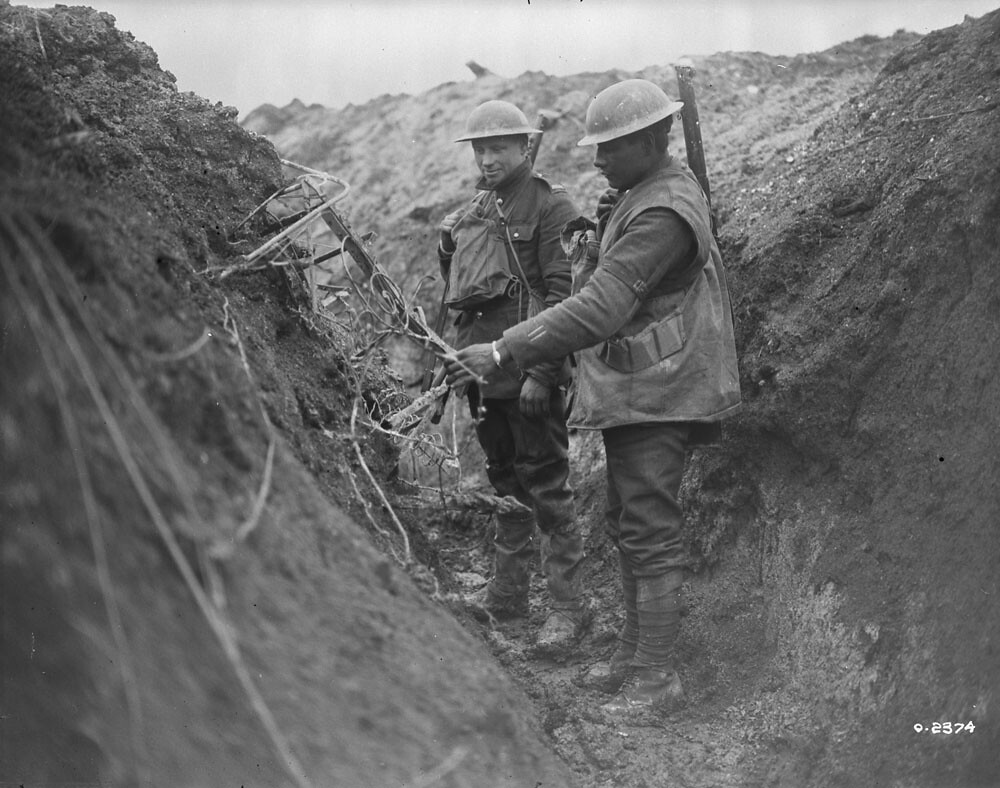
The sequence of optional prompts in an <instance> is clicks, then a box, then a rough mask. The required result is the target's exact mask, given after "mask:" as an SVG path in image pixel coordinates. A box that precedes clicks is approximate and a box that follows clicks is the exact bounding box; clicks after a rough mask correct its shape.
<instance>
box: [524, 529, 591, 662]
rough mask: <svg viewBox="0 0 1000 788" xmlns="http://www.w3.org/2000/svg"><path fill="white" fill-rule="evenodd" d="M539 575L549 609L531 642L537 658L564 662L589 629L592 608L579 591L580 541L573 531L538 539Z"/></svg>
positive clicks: (581, 555) (581, 554) (581, 548)
mask: <svg viewBox="0 0 1000 788" xmlns="http://www.w3.org/2000/svg"><path fill="white" fill-rule="evenodd" d="M541 555H542V571H543V572H544V573H545V580H546V584H547V586H548V589H549V597H550V598H551V600H552V609H551V611H550V612H549V615H548V617H547V618H546V619H545V623H544V624H543V625H542V628H541V629H540V630H539V631H538V635H537V637H536V638H535V652H536V653H537V654H538V655H539V656H546V657H551V658H563V659H564V658H566V657H568V656H569V655H570V653H571V652H572V650H573V648H574V647H575V646H576V644H577V643H578V642H579V641H580V638H582V637H583V635H584V634H585V633H586V631H587V629H589V627H590V622H591V621H593V618H594V610H593V606H592V605H591V603H590V600H589V599H587V598H586V597H585V596H584V593H583V589H582V588H581V587H580V580H579V577H578V571H579V568H580V562H581V561H582V560H583V537H582V536H581V535H580V534H579V533H578V532H576V531H575V530H573V531H570V532H569V533H565V534H543V535H542V549H541Z"/></svg>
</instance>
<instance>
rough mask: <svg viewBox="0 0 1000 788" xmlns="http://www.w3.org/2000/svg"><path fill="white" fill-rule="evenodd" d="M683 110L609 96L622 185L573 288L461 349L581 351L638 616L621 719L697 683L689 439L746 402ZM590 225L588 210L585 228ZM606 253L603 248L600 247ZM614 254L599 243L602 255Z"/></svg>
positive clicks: (666, 703)
mask: <svg viewBox="0 0 1000 788" xmlns="http://www.w3.org/2000/svg"><path fill="white" fill-rule="evenodd" d="M682 106H683V105H682V104H681V103H680V102H677V101H672V100H671V99H669V98H668V97H667V96H666V94H665V93H664V92H663V91H662V90H661V89H660V88H659V87H657V86H656V85H654V84H653V83H651V82H648V81H646V80H639V79H633V80H626V81H624V82H620V83H617V84H615V85H612V86H610V87H608V88H606V89H605V90H603V91H601V92H600V93H599V94H598V95H597V97H596V98H595V99H594V100H593V101H592V102H591V104H590V106H589V107H588V110H587V117H586V130H587V134H586V136H585V137H584V138H583V139H582V140H580V142H579V144H580V145H593V144H596V145H597V151H596V154H595V156H594V166H595V167H597V168H598V169H599V170H600V171H601V174H602V175H603V176H604V177H605V178H606V179H607V181H608V185H609V186H610V187H611V191H610V192H608V193H607V194H606V195H605V196H604V197H602V199H601V201H600V202H599V204H598V222H597V224H596V226H594V225H593V223H592V222H591V223H589V226H590V228H591V229H590V232H589V235H590V236H591V237H592V238H593V239H595V240H596V241H599V247H598V245H597V243H590V244H587V234H582V235H581V233H580V232H578V233H577V236H578V237H580V238H581V239H582V240H581V243H580V246H579V247H578V250H579V251H580V252H582V253H581V254H577V255H573V257H574V271H573V295H572V296H571V297H570V298H568V299H566V300H565V301H563V302H562V303H561V304H559V305H557V306H555V307H553V308H552V309H549V310H547V311H545V312H544V313H542V314H540V315H538V316H537V317H534V318H532V319H530V320H528V321H526V322H523V323H519V324H518V325H516V326H513V327H511V328H509V329H507V330H506V331H504V334H503V337H502V338H501V339H498V340H496V341H493V342H488V341H484V342H481V343H479V344H475V345H471V346H467V347H465V348H464V349H462V350H460V351H459V352H458V353H457V354H456V357H455V358H453V359H451V360H449V361H448V362H447V370H448V381H449V383H451V384H453V385H461V384H463V383H465V382H467V381H469V380H473V379H475V378H477V377H481V378H485V379H487V380H495V379H497V378H499V377H501V376H504V375H508V374H511V373H512V372H515V373H516V370H518V369H524V368H532V367H533V366H534V365H537V364H540V363H544V362H545V361H547V360H551V359H557V358H562V357H564V356H566V355H567V354H569V353H576V358H577V368H576V380H575V386H574V390H573V391H574V393H573V406H572V417H571V418H570V426H572V427H581V428H589V429H599V430H601V432H602V437H603V440H604V448H605V455H606V458H607V479H608V487H607V490H608V508H607V516H606V528H607V531H608V534H609V537H610V538H611V540H612V541H613V543H614V544H615V545H616V546H617V548H618V554H619V565H620V571H621V582H622V592H623V597H624V603H625V623H624V625H623V627H622V629H621V632H620V634H619V642H618V648H617V650H616V651H615V653H614V655H613V656H612V659H611V663H610V665H609V666H608V669H607V670H608V676H607V678H608V684H609V686H610V688H611V691H615V690H620V691H619V692H618V694H617V696H616V697H615V698H614V699H613V700H611V701H610V702H609V703H607V704H605V705H604V707H603V708H604V709H605V710H606V711H608V712H610V713H614V714H621V713H625V712H628V711H629V710H632V709H637V708H649V707H657V708H669V707H671V706H673V705H676V704H678V703H680V702H681V701H682V699H683V690H682V687H681V683H680V679H679V678H678V676H677V673H676V670H675V665H674V661H673V645H674V641H675V639H676V637H677V632H678V629H679V626H680V608H681V584H682V580H683V574H682V572H683V566H684V564H685V559H684V549H683V542H682V538H681V526H682V515H681V509H680V506H679V504H678V493H679V491H680V484H681V477H682V475H683V471H684V461H685V455H686V450H687V448H688V447H689V446H691V445H695V444H697V443H699V442H701V441H702V440H703V439H704V438H705V437H706V436H710V435H712V434H713V433H717V431H718V428H719V425H718V422H719V420H720V419H722V418H723V417H725V416H728V415H730V414H731V413H732V412H733V411H735V410H736V408H737V407H738V406H739V403H740V390H739V376H738V370H737V362H736V347H735V341H734V334H733V323H732V314H731V308H730V302H729V292H728V289H727V287H726V279H725V272H724V270H723V267H722V259H721V257H720V255H719V250H718V247H717V245H716V242H715V238H714V237H713V235H712V226H711V216H710V211H709V207H708V202H707V199H706V197H705V195H704V192H703V191H702V190H701V187H700V186H699V185H698V182H697V180H695V178H694V176H693V175H692V174H691V172H690V171H689V170H688V169H687V168H686V167H684V166H683V165H681V164H680V162H678V161H677V160H676V159H674V158H673V157H672V156H671V155H670V154H669V153H668V151H667V141H668V133H669V131H670V128H671V124H672V121H673V115H674V113H675V112H677V111H678V110H679V109H680V108H681V107H682ZM574 226H575V227H577V228H579V229H580V230H585V229H586V227H585V226H583V225H582V224H581V223H580V222H579V221H578V222H576V223H574V224H571V225H570V226H569V227H568V229H569V230H572V229H573V227H574ZM588 249H591V250H593V252H592V253H587V250H588ZM598 249H599V251H597V250H598Z"/></svg>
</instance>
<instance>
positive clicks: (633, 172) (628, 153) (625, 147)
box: [594, 135, 647, 190]
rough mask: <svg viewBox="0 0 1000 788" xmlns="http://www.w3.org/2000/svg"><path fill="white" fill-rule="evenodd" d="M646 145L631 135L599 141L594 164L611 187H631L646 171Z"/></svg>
mask: <svg viewBox="0 0 1000 788" xmlns="http://www.w3.org/2000/svg"><path fill="white" fill-rule="evenodd" d="M646 158H647V157H646V146H645V145H644V143H643V141H642V140H641V139H637V138H636V137H635V136H633V135H629V136H627V137H619V138H618V139H614V140H608V141H607V142H602V143H599V144H598V146H597V152H596V153H595V154H594V166H595V167H597V169H599V170H600V171H601V175H603V176H604V177H605V178H607V180H608V186H610V187H611V188H612V189H620V190H624V189H631V188H632V187H633V186H635V185H636V184H637V183H638V182H639V181H640V180H641V179H642V176H643V175H644V174H645V172H646V166H647V164H646Z"/></svg>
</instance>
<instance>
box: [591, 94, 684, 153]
mask: <svg viewBox="0 0 1000 788" xmlns="http://www.w3.org/2000/svg"><path fill="white" fill-rule="evenodd" d="M683 106H684V102H683V101H674V100H673V99H671V98H670V97H668V96H667V94H666V93H664V92H663V91H662V90H660V88H658V87H657V86H656V85H654V84H653V83H652V82H650V81H649V80H646V79H626V80H625V81H624V82H617V83H615V84H614V85H611V86H610V87H606V88H604V90H602V91H601V92H600V93H598V94H597V96H596V97H595V98H594V100H593V101H591V102H590V106H589V107H587V120H586V128H587V136H586V137H584V138H583V139H582V140H580V141H579V142H578V143H576V144H577V145H595V144H597V143H600V142H607V141H608V140H613V139H617V138H618V137H624V136H625V135H626V134H631V133H632V132H633V131H639V129H644V128H646V127H647V126H652V125H653V124H654V123H656V121H658V120H663V119H664V118H666V117H669V116H670V115H673V114H674V113H675V112H677V110H679V109H680V108H681V107H683Z"/></svg>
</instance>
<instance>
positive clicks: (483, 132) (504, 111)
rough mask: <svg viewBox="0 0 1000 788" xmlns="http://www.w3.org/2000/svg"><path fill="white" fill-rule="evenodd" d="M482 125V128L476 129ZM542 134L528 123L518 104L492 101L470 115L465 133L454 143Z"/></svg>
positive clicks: (498, 100) (477, 108)
mask: <svg viewBox="0 0 1000 788" xmlns="http://www.w3.org/2000/svg"><path fill="white" fill-rule="evenodd" d="M480 124H481V127H479V128H476V126H478V125H480ZM541 133H542V130H541V129H536V128H534V127H533V126H532V125H531V124H530V123H528V118H527V116H526V115H525V114H524V113H523V112H522V111H521V109H520V108H519V107H518V106H517V105H516V104H512V103H511V102H509V101H503V100H502V99H492V100H490V101H485V102H483V103H482V104H480V105H479V106H478V107H476V108H475V109H474V110H472V112H470V113H469V117H468V118H467V119H466V121H465V131H464V132H463V133H462V136H460V137H456V138H455V139H454V140H453V141H454V142H468V141H469V140H478V139H487V138H489V137H512V136H517V135H520V134H541Z"/></svg>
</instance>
